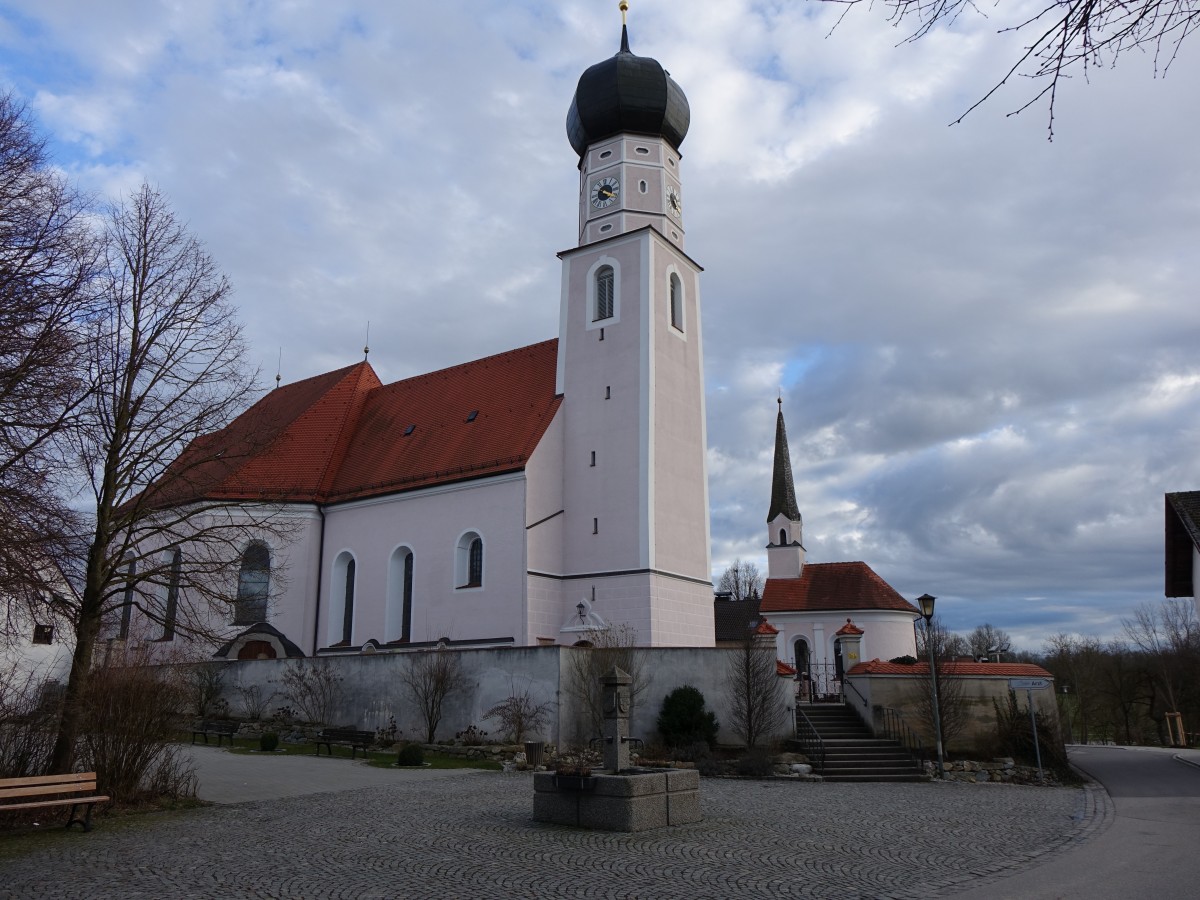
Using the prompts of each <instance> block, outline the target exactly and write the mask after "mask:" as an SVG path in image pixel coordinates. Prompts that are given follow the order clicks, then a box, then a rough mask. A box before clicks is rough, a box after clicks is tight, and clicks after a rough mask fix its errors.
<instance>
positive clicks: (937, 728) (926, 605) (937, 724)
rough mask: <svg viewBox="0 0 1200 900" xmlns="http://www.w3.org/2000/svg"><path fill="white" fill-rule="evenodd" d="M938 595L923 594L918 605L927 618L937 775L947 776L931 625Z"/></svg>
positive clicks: (926, 630)
mask: <svg viewBox="0 0 1200 900" xmlns="http://www.w3.org/2000/svg"><path fill="white" fill-rule="evenodd" d="M936 599H937V598H936V597H930V596H929V595H928V594H922V595H921V596H920V597H918V598H917V606H918V607H920V609H921V618H923V619H924V620H925V649H926V650H928V651H929V685H930V691H931V692H932V693H933V732H934V737H935V738H936V740H937V759H938V767H937V776H938V778H945V777H946V776H945V765H944V758H943V753H942V713H941V710H940V709H939V708H938V686H937V682H938V680H937V663H936V662H935V661H934V658H933V634H932V631H931V628H930V626H931V625H932V620H933V601H934V600H936Z"/></svg>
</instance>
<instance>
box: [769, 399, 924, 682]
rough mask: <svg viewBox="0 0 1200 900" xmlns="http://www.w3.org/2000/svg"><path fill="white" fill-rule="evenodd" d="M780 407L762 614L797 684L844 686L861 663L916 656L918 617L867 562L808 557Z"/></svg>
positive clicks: (776, 434) (908, 604) (776, 417)
mask: <svg viewBox="0 0 1200 900" xmlns="http://www.w3.org/2000/svg"><path fill="white" fill-rule="evenodd" d="M777 402H778V404H779V410H778V412H777V413H776V416H775V459H774V465H773V466H772V470H771V505H770V507H769V508H768V510H767V580H766V584H765V585H764V586H763V592H762V602H761V604H760V605H759V609H758V612H759V615H760V616H761V617H762V618H763V619H764V620H765V621H766V622H767V623H769V624H770V625H771V626H772V628H773V629H774V630H775V631H776V634H775V641H776V651H777V653H778V656H779V658H780V659H781V660H786V661H787V662H788V663H789V664H790V665H792V666H794V667H795V669H796V673H797V677H799V678H801V679H802V680H805V679H807V680H808V681H809V682H810V683H812V684H814V685H819V683H820V682H822V681H832V680H835V679H836V680H840V679H841V676H842V674H843V672H844V671H846V670H848V669H850V668H851V667H852V666H853V665H855V664H856V663H858V662H860V661H866V660H869V659H872V658H878V659H883V660H888V659H894V658H896V657H899V656H914V655H915V654H916V637H915V634H914V631H913V622H914V621H915V620H916V619H917V617H918V616H920V612H919V611H918V610H917V608H916V607H915V606H913V605H912V604H911V603H909V602H908V601H907V600H905V599H904V597H902V596H901V595H900V594H899V593H898V592H897V591H896V590H895V588H893V587H892V586H891V585H890V584H888V583H887V582H886V581H884V580H883V579H882V578H880V577H879V575H877V574H876V573H875V571H874V570H873V569H872V568H871V567H870V566H869V565H867V564H866V563H865V562H827V563H810V562H808V561H807V559H806V558H805V550H804V527H803V519H802V518H801V516H800V507H799V505H798V504H797V503H796V484H795V481H794V480H793V478H792V459H791V454H790V453H789V451H788V440H787V428H786V426H785V424H784V421H783V398H782V397H780V398H779V399H778V401H777ZM846 636H853V637H856V638H859V640H857V641H855V642H853V644H852V645H853V646H854V648H855V650H854V652H856V653H857V655H858V656H860V657H861V659H858V658H854V659H851V658H846V659H843V657H842V646H841V644H842V638H843V637H846ZM860 636H861V637H860ZM819 689H820V688H819V687H815V688H814V690H819Z"/></svg>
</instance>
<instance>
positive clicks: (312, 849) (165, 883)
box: [0, 772, 1111, 900]
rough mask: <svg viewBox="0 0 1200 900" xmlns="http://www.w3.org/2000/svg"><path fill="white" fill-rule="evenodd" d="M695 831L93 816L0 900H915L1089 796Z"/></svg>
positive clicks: (900, 797) (430, 804)
mask: <svg viewBox="0 0 1200 900" xmlns="http://www.w3.org/2000/svg"><path fill="white" fill-rule="evenodd" d="M701 795H702V805H703V810H704V821H703V822H701V823H698V824H695V825H687V826H682V827H676V828H667V829H661V830H657V831H650V832H643V833H641V834H635V835H629V834H611V833H603V832H589V831H581V830H575V829H570V828H560V827H556V826H551V825H539V824H536V823H534V822H533V821H532V820H531V809H532V796H533V787H532V783H531V779H530V778H529V777H528V776H526V775H502V774H498V773H483V772H464V773H463V774H462V775H460V776H456V777H453V778H445V779H441V780H438V781H428V782H416V781H410V782H403V783H397V784H395V785H388V786H385V787H370V788H359V789H355V790H349V791H343V792H339V793H329V794H313V795H308V796H302V797H291V798H286V799H281V800H270V801H255V802H250V803H242V804H236V805H228V806H216V807H208V808H203V809H198V810H193V811H189V812H186V813H170V814H155V815H147V816H139V817H131V818H130V819H126V820H124V821H121V822H116V821H105V820H101V821H100V822H99V823H98V826H97V828H96V830H95V831H93V832H92V833H90V834H82V833H79V832H77V831H76V832H75V833H73V834H71V835H63V836H61V837H58V838H54V839H48V840H47V842H46V844H45V845H44V846H41V847H40V848H39V849H36V850H31V851H29V852H28V853H23V854H22V855H20V856H17V857H15V858H14V857H12V856H6V857H0V897H3V898H9V897H12V898H16V897H85V896H86V897H121V898H135V897H153V898H161V897H197V898H200V897H214V898H215V897H221V898H226V897H253V898H261V897H314V898H335V897H356V898H357V897H401V896H402V897H406V898H423V897H430V898H435V897H436V898H454V897H464V898H465V897H470V898H472V900H477V898H488V897H539V898H549V897H610V898H630V897H633V898H654V900H669V898H684V900H702V898H722V900H726V898H730V897H737V898H745V897H820V898H830V897H837V898H839V900H849V898H868V897H869V898H879V897H887V898H918V897H920V898H924V897H937V896H948V895H951V894H953V893H955V892H956V891H958V890H963V889H966V888H977V887H979V886H980V885H981V884H985V883H988V882H989V881H993V880H995V879H997V878H998V877H1000V876H1002V875H1003V874H1005V873H1006V872H1011V871H1015V870H1017V869H1023V868H1028V867H1029V866H1031V865H1035V864H1037V863H1038V862H1044V861H1045V857H1046V855H1047V854H1053V853H1055V852H1057V851H1061V850H1064V849H1066V848H1069V847H1070V846H1072V845H1073V844H1075V843H1077V842H1079V841H1083V840H1086V839H1087V838H1088V837H1089V836H1090V835H1091V834H1093V833H1095V832H1096V831H1098V830H1100V829H1102V828H1103V827H1104V826H1105V823H1106V821H1107V820H1109V819H1111V804H1110V803H1109V801H1108V799H1107V795H1106V794H1104V792H1103V791H1102V790H1098V789H1094V788H1088V789H1086V790H1080V789H1070V788H1032V787H1019V786H1011V785H969V784H937V783H935V784H866V785H856V784H815V783H796V782H773V781H763V782H758V781H753V782H750V781H734V780H712V779H705V780H704V781H703V782H702V783H701Z"/></svg>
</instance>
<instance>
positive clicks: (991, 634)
mask: <svg viewBox="0 0 1200 900" xmlns="http://www.w3.org/2000/svg"><path fill="white" fill-rule="evenodd" d="M967 644H968V645H969V646H970V653H971V656H972V658H974V659H982V658H984V657H986V656H992V655H995V654H1000V653H1010V652H1012V638H1010V637H1009V636H1008V632H1006V631H1003V630H1001V629H999V628H997V627H996V626H995V625H991V624H989V623H987V622H985V623H984V624H982V625H979V626H977V627H976V628H975V630H974V631H972V632H971V633H970V634H969V635H967Z"/></svg>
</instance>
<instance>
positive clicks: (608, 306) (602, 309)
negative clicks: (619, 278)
mask: <svg viewBox="0 0 1200 900" xmlns="http://www.w3.org/2000/svg"><path fill="white" fill-rule="evenodd" d="M613 282H614V278H613V268H612V266H601V267H600V268H599V269H598V270H597V271H596V315H595V316H594V317H593V318H592V321H593V322H599V321H602V320H603V319H611V318H612V317H613V291H614V283H613Z"/></svg>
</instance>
